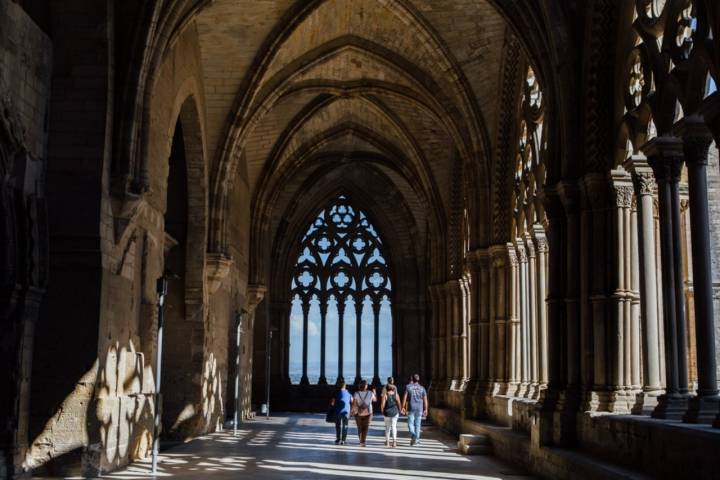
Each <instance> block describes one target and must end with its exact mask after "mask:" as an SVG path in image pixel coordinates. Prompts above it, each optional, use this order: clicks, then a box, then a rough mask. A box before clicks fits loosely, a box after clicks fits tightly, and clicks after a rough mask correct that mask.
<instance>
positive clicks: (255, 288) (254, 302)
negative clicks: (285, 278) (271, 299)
mask: <svg viewBox="0 0 720 480" xmlns="http://www.w3.org/2000/svg"><path fill="white" fill-rule="evenodd" d="M266 292H267V289H266V288H265V286H264V285H249V286H248V288H247V310H248V312H249V313H251V314H252V313H253V312H254V311H255V308H256V307H257V306H258V305H259V304H260V302H262V300H263V298H265V293H266ZM306 304H307V305H309V302H303V306H305V305H306Z"/></svg>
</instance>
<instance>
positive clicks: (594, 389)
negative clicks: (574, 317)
mask: <svg viewBox="0 0 720 480" xmlns="http://www.w3.org/2000/svg"><path fill="white" fill-rule="evenodd" d="M584 192H585V200H586V203H587V206H586V207H587V208H586V211H585V212H584V213H583V218H584V225H583V242H584V245H588V247H587V249H588V254H587V255H584V256H583V257H584V259H583V265H584V269H583V270H584V275H583V280H582V282H583V285H584V286H585V289H586V291H585V292H583V295H586V296H587V297H584V299H585V301H586V302H585V303H584V304H585V305H586V311H587V316H588V318H587V319H586V320H583V321H582V322H583V327H584V337H583V339H584V342H585V344H584V350H585V352H584V357H583V358H584V360H583V364H584V367H585V372H584V375H583V376H584V381H585V382H588V384H586V385H585V386H584V388H585V398H584V405H583V408H584V409H585V410H587V411H606V410H607V409H608V404H609V400H610V394H609V391H608V388H609V387H608V385H609V384H610V379H609V372H610V358H609V357H608V355H609V354H610V352H609V351H608V348H607V345H608V335H609V330H610V328H609V317H610V316H611V315H609V313H608V302H609V298H608V285H607V283H608V277H609V275H610V271H609V270H610V268H611V265H608V263H609V262H610V261H612V259H613V258H612V257H610V258H609V255H608V243H607V239H608V238H611V236H612V234H611V233H610V232H612V230H611V226H610V224H609V218H608V217H609V214H610V212H611V211H612V210H611V209H610V208H609V205H611V204H612V203H614V202H613V201H611V200H610V199H608V196H609V194H610V188H608V180H607V177H606V176H605V175H599V174H593V175H587V176H586V177H585V179H584ZM588 208H589V209H590V212H588V211H587V209H588ZM595 232H608V233H607V234H606V235H607V236H606V237H600V238H597V237H598V236H597V234H595Z"/></svg>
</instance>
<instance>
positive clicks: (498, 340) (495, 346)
mask: <svg viewBox="0 0 720 480" xmlns="http://www.w3.org/2000/svg"><path fill="white" fill-rule="evenodd" d="M490 254H491V256H492V269H491V282H490V287H491V290H490V299H491V306H492V312H491V317H490V318H491V321H492V333H491V335H490V351H491V357H490V362H491V364H490V367H491V372H492V377H491V378H492V380H493V382H494V384H495V385H494V387H493V392H494V393H498V394H504V393H506V392H507V388H508V385H507V382H508V378H509V375H508V367H507V365H508V362H507V360H508V355H507V307H508V302H507V300H506V297H507V284H508V281H507V275H506V271H507V269H506V263H507V260H506V259H507V247H506V246H505V245H495V246H493V247H491V249H490ZM491 393H492V392H491Z"/></svg>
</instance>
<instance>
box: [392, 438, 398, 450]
mask: <svg viewBox="0 0 720 480" xmlns="http://www.w3.org/2000/svg"><path fill="white" fill-rule="evenodd" d="M395 447H397V440H393V442H392V448H395Z"/></svg>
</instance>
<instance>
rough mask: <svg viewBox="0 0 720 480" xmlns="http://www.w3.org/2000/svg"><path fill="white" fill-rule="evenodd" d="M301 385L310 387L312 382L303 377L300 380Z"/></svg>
mask: <svg viewBox="0 0 720 480" xmlns="http://www.w3.org/2000/svg"><path fill="white" fill-rule="evenodd" d="M300 385H310V380H309V379H308V377H307V376H306V375H303V376H302V378H300Z"/></svg>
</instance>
